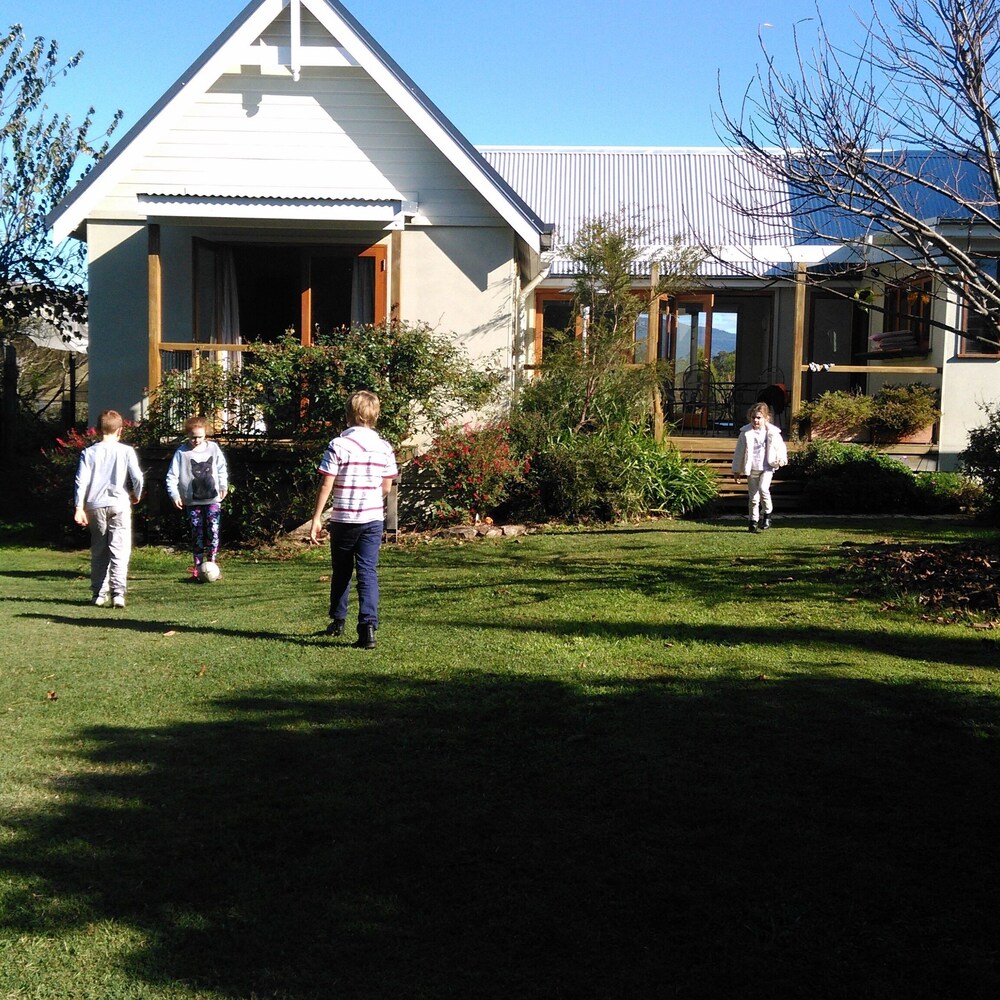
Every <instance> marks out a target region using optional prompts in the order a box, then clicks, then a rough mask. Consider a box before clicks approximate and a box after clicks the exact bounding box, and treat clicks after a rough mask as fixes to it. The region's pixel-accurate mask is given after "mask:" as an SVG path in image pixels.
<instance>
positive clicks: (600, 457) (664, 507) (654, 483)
mask: <svg viewBox="0 0 1000 1000" xmlns="http://www.w3.org/2000/svg"><path fill="white" fill-rule="evenodd" d="M526 486H527V489H525V490H524V491H522V492H521V494H520V496H519V498H518V499H519V501H520V505H521V509H522V510H523V511H525V512H529V513H534V514H536V515H538V516H541V517H546V518H558V519H561V520H565V521H570V522H577V521H588V520H594V521H615V520H622V519H625V518H630V517H638V516H643V515H646V514H648V513H652V512H655V513H665V514H673V515H680V514H684V513H688V512H690V511H693V510H697V509H699V508H701V507H704V506H706V505H707V504H709V503H710V502H711V501H712V500H714V499H715V497H716V496H717V495H718V484H717V480H716V477H715V474H714V473H713V472H712V471H711V470H710V469H709V468H707V467H706V466H702V465H697V464H695V463H691V462H687V461H685V460H683V459H682V458H681V456H680V455H679V453H678V452H677V451H676V449H674V448H673V447H672V446H670V445H663V444H658V443H657V442H656V441H654V440H653V438H652V437H651V436H650V435H648V434H647V433H645V432H644V431H642V430H638V429H636V430H619V431H609V432H606V433H603V434H571V433H564V434H562V435H561V436H560V437H558V438H556V439H554V440H552V441H550V442H548V443H547V444H545V445H543V446H541V447H540V448H539V449H538V450H537V451H536V452H535V454H534V455H533V456H532V459H531V471H530V473H529V475H528V477H527V483H526Z"/></svg>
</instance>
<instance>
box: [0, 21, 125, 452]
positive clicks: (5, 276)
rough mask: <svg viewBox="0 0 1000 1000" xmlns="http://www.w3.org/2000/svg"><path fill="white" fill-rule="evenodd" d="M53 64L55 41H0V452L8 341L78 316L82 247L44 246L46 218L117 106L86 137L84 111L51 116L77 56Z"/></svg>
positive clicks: (13, 380) (18, 33)
mask: <svg viewBox="0 0 1000 1000" xmlns="http://www.w3.org/2000/svg"><path fill="white" fill-rule="evenodd" d="M82 55H83V53H82V52H78V53H77V54H76V55H74V56H73V57H72V58H71V59H69V60H67V61H66V62H63V61H62V60H61V59H60V56H59V46H58V43H56V42H54V41H52V42H46V41H45V39H44V38H40V37H39V38H35V39H34V40H33V41H30V42H29V40H28V39H27V38H26V37H25V35H24V31H23V29H22V28H21V25H19V24H15V25H13V26H12V27H11V28H10V29H9V31H8V32H7V34H6V35H5V36H3V37H0V363H2V377H0V450H2V453H3V455H4V458H5V459H8V460H9V459H10V458H12V456H13V451H14V439H15V434H14V430H13V428H14V425H15V421H16V418H17V414H18V396H17V355H16V352H15V350H14V347H13V345H12V344H11V342H10V341H11V338H13V337H15V336H16V335H17V334H18V333H20V332H22V329H21V328H22V326H23V324H24V323H25V322H26V321H31V320H37V319H39V318H42V319H44V320H46V321H47V322H49V323H52V324H53V325H55V326H56V327H57V328H58V327H60V326H62V325H63V324H64V323H66V322H72V321H77V322H80V321H83V320H84V319H85V318H86V296H85V282H84V266H83V246H82V244H80V243H78V242H77V241H75V240H72V241H70V240H67V241H64V242H63V243H62V244H61V245H59V246H56V245H54V244H53V243H52V240H51V238H50V236H49V231H48V228H47V226H46V222H45V219H46V216H47V215H48V213H49V212H50V211H51V210H52V209H53V208H54V207H55V206H56V205H57V204H58V202H59V201H60V200H61V199H62V198H63V197H64V195H65V194H66V193H67V192H68V191H69V189H70V187H71V186H72V185H73V184H74V183H76V181H77V180H78V179H79V177H80V176H81V175H82V174H83V173H86V171H87V170H89V169H90V167H92V166H93V164H94V163H95V162H96V161H97V160H98V159H100V157H101V156H103V155H104V152H105V151H106V149H107V145H108V138H109V137H110V135H111V133H112V132H113V131H114V129H115V128H116V127H117V125H118V122H119V121H120V119H121V112H118V113H117V114H116V115H115V117H114V119H113V120H112V122H111V125H110V126H109V127H108V128H107V129H106V130H105V131H104V133H103V134H102V135H101V136H99V137H98V140H97V142H96V143H95V142H94V141H93V140H92V139H91V138H90V131H91V128H92V125H93V121H92V115H93V113H94V110H93V108H91V109H90V110H89V111H88V113H87V116H86V118H85V119H84V122H83V124H82V125H76V126H75V125H73V123H72V121H71V120H70V118H69V117H68V116H61V115H58V114H54V113H52V112H51V111H50V110H49V108H48V106H47V105H46V103H45V97H46V94H47V93H48V91H49V90H50V89H51V88H52V87H53V86H55V85H56V83H57V81H58V79H59V78H60V77H61V76H65V74H66V73H68V72H69V71H70V70H71V69H73V68H74V67H75V66H76V65H77V64H78V63H79V62H80V59H81V58H82Z"/></svg>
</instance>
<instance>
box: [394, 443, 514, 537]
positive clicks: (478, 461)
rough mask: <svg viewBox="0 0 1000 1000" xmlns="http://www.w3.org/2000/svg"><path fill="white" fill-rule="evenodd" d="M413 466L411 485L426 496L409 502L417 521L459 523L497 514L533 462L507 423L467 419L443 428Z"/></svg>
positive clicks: (415, 460) (409, 485)
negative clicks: (514, 444)
mask: <svg viewBox="0 0 1000 1000" xmlns="http://www.w3.org/2000/svg"><path fill="white" fill-rule="evenodd" d="M412 468H413V471H414V473H415V477H414V478H413V479H412V480H411V482H410V483H408V484H407V486H408V490H409V489H410V488H413V490H414V492H415V493H417V494H418V496H420V497H421V498H422V499H423V503H419V504H414V503H413V500H412V499H411V501H410V502H411V506H412V507H413V509H414V510H415V512H416V517H417V520H419V521H422V522H424V523H428V522H429V523H432V524H454V523H457V522H462V521H473V520H475V519H476V518H477V517H483V516H486V515H487V514H492V513H495V512H496V509H497V508H498V506H499V505H500V504H502V503H503V501H504V500H505V499H506V498H507V496H508V495H509V493H510V490H511V488H512V487H513V486H514V485H515V484H516V483H519V482H522V481H523V479H524V474H525V473H526V472H527V469H528V463H527V462H526V461H525V459H524V458H523V457H522V456H520V455H518V454H517V453H516V452H515V451H514V449H513V448H512V446H511V440H510V434H509V427H508V425H507V424H489V425H486V426H484V427H473V426H472V425H470V424H466V425H465V426H464V427H458V428H451V429H448V430H446V431H444V432H442V433H441V434H440V435H439V436H438V437H437V438H435V440H434V443H433V444H432V445H431V447H430V449H429V450H428V451H427V452H425V453H424V454H422V455H419V456H418V457H416V458H415V459H414V460H413V463H412ZM411 483H412V487H411Z"/></svg>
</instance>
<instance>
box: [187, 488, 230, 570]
mask: <svg viewBox="0 0 1000 1000" xmlns="http://www.w3.org/2000/svg"><path fill="white" fill-rule="evenodd" d="M186 509H187V516H188V521H189V522H190V524H191V550H192V552H194V564H195V567H196V568H197V567H198V566H200V565H201V564H202V561H203V560H205V559H206V558H207V559H208V561H209V562H216V561H217V560H218V556H219V521H220V519H221V514H222V504H218V503H204V504H196V505H194V506H192V507H188V508H186Z"/></svg>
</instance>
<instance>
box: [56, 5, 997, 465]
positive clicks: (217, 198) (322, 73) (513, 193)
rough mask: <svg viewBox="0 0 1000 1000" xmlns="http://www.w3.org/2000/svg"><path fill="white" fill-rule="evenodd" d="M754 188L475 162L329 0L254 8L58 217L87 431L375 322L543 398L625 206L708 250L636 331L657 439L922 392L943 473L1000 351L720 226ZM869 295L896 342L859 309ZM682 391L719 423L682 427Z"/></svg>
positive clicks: (488, 151)
mask: <svg viewBox="0 0 1000 1000" xmlns="http://www.w3.org/2000/svg"><path fill="white" fill-rule="evenodd" d="M747 169H748V168H747V165H746V164H745V163H743V162H741V159H740V155H739V154H738V153H735V152H732V151H729V150H725V149H700V150H684V149H585V148H581V149H560V148H520V149H514V148H508V147H489V148H483V149H480V150H477V149H475V148H473V147H472V146H471V145H470V144H469V142H468V141H467V140H466V139H465V138H464V137H463V136H462V135H461V134H460V133H459V132H458V131H457V129H456V128H455V127H454V125H452V124H451V123H450V122H449V121H448V119H447V118H446V117H445V116H444V115H443V114H442V113H441V111H440V110H439V109H438V108H437V107H436V106H435V105H434V104H433V103H432V102H431V101H430V100H429V99H428V98H427V97H426V96H425V95H424V94H423V93H422V92H421V91H420V89H419V88H418V87H417V86H416V85H415V84H414V83H413V81H412V80H410V79H409V77H407V75H406V74H405V73H404V72H403V71H402V70H401V69H400V67H399V66H398V65H397V64H396V63H395V62H394V61H393V59H392V58H391V57H390V56H389V55H388V54H387V53H386V52H385V51H384V50H383V49H382V48H381V47H380V46H379V45H378V44H377V42H375V40H374V39H373V38H372V37H371V36H370V35H369V34H368V33H367V32H366V31H365V29H364V28H363V27H362V26H361V25H360V24H359V23H358V22H357V20H356V19H355V18H354V17H353V16H352V15H351V14H350V13H349V12H348V10H347V9H346V8H345V7H344V6H343V4H341V3H339V2H338V0H253V2H252V3H250V4H249V5H248V6H247V7H246V8H245V9H244V11H243V12H242V13H241V14H240V15H239V16H238V17H237V18H236V19H235V20H234V21H233V22H232V24H230V25H229V27H228V28H226V30H225V31H224V32H223V33H222V34H221V35H220V36H219V38H218V39H217V40H216V42H215V43H214V44H213V45H212V46H211V47H210V48H209V49H208V51H207V52H206V53H205V54H204V55H203V56H202V57H201V58H200V59H199V60H198V61H197V62H196V63H195V64H194V65H193V66H191V67H190V68H189V69H188V70H187V71H186V72H185V73H183V74H182V76H181V77H180V78H179V80H178V81H177V83H176V84H175V85H174V86H173V87H172V88H171V89H170V90H169V91H168V92H167V94H165V95H164V97H163V98H162V99H161V100H160V101H159V102H158V103H157V104H156V105H155V106H154V107H153V108H152V109H151V110H150V111H149V112H148V114H146V116H145V117H144V118H142V120H141V121H139V123H138V124H137V125H136V126H135V127H134V128H133V129H131V130H130V131H129V133H128V134H127V135H126V136H124V138H123V139H121V140H120V141H119V142H118V143H117V145H116V146H115V147H114V149H113V150H112V152H111V153H110V154H109V155H108V157H107V158H106V159H105V160H104V161H102V163H101V164H100V165H99V166H98V167H97V169H95V170H94V171H92V172H91V173H90V174H89V175H88V176H87V177H86V178H85V179H84V180H83V181H82V182H81V183H80V184H79V185H78V187H77V188H76V189H75V190H74V191H73V192H72V194H71V195H70V196H69V197H68V198H67V199H66V200H65V201H64V202H63V203H62V204H61V205H60V206H59V207H58V208H57V209H56V210H55V211H54V212H53V213H52V216H51V217H50V220H49V221H50V224H51V226H52V228H53V231H54V235H55V237H56V238H57V239H59V238H61V237H64V236H66V235H70V234H72V235H75V236H78V237H79V238H81V239H84V240H86V243H87V248H88V257H89V282H90V400H91V407H92V411H94V412H96V411H97V410H100V409H103V408H105V407H107V406H113V407H115V408H117V409H120V410H122V411H123V412H125V413H126V414H127V415H131V416H133V417H139V416H141V413H142V409H143V405H144V399H145V397H146V395H147V392H148V388H149V387H150V386H152V385H155V384H157V382H158V381H159V379H160V376H161V373H162V372H163V371H164V370H166V368H168V367H178V366H184V365H186V364H189V363H190V359H191V358H192V357H193V356H194V355H195V354H197V355H199V356H213V355H217V354H219V353H221V352H233V351H242V350H252V349H253V345H254V344H257V343H261V342H267V341H273V340H276V339H278V338H280V337H281V336H282V335H283V334H284V332H285V331H286V330H289V329H293V330H295V331H296V333H297V335H298V336H299V337H300V338H301V340H302V341H303V343H309V342H310V339H311V336H312V331H313V330H315V329H316V328H317V327H318V328H320V329H330V328H332V327H337V326H341V325H346V324H350V323H352V322H358V321H361V322H365V321H380V320H382V319H386V318H398V319H402V320H407V321H413V322H427V323H430V324H431V325H432V326H434V327H436V328H438V329H440V330H442V331H445V332H448V333H451V334H453V335H454V336H455V337H456V338H457V339H458V340H460V341H461V342H462V343H463V345H464V346H465V347H466V348H467V349H468V350H469V351H470V353H471V354H472V355H473V356H474V357H477V356H478V357H485V356H494V355H495V354H496V353H497V352H498V351H499V352H500V354H501V355H502V357H503V358H504V359H505V362H506V364H507V365H508V367H509V370H510V374H511V378H512V379H516V378H521V377H532V376H531V371H532V369H533V368H534V366H536V365H537V364H538V363H539V362H540V361H541V359H542V357H543V355H544V350H545V342H546V338H545V330H546V329H548V328H551V327H563V328H565V326H566V323H567V322H568V321H569V318H570V317H569V294H568V287H569V284H570V282H571V277H572V275H571V273H570V272H571V270H572V269H571V267H570V266H569V265H568V264H567V263H566V262H565V261H563V260H561V259H560V258H559V254H558V251H557V250H556V252H551V251H550V247H551V246H552V245H553V239H554V238H555V239H556V241H557V242H556V246H557V247H558V241H560V240H561V241H563V242H564V241H566V240H568V239H571V238H572V236H573V234H574V232H575V230H576V227H577V226H578V225H579V223H580V221H582V220H583V219H585V218H588V217H591V218H592V217H594V216H595V215H599V214H602V213H605V212H609V213H618V212H620V211H621V210H622V209H623V208H624V209H625V210H626V211H628V212H629V213H630V214H631V215H632V216H633V217H634V218H635V220H636V221H638V222H640V223H641V224H642V225H644V226H645V227H646V228H647V229H648V230H649V231H650V233H651V237H652V239H653V240H654V241H659V242H663V243H666V242H669V241H670V240H671V239H672V238H673V237H674V236H675V235H680V236H681V237H683V238H685V239H688V240H691V241H693V242H696V243H698V244H699V245H704V246H706V247H711V248H712V251H713V252H712V253H711V255H710V256H709V257H708V258H706V261H705V264H704V265H703V268H702V275H701V280H702V282H703V287H702V288H700V289H698V291H697V293H696V294H692V295H688V296H681V297H677V298H676V299H663V300H662V301H656V302H654V303H653V305H652V307H651V308H650V310H649V312H648V313H647V314H646V315H644V317H643V319H642V321H641V322H640V326H639V329H638V330H637V347H636V360H647V359H648V360H653V359H657V358H659V359H669V360H670V361H672V362H673V365H674V369H675V372H676V380H675V384H674V385H673V386H672V387H671V392H669V393H667V394H666V396H665V401H666V405H667V408H668V410H670V412H668V413H667V414H666V416H667V418H668V419H673V420H675V421H676V422H677V423H678V424H679V426H681V428H682V429H684V428H686V429H687V430H688V431H690V432H692V433H701V432H708V431H714V432H718V433H724V432H726V431H727V429H728V430H731V428H732V424H733V423H734V421H735V420H736V419H737V418H738V416H739V413H738V411H739V409H740V408H741V406H742V405H743V403H744V402H748V401H752V399H753V398H755V396H756V394H757V393H758V392H759V391H760V390H761V389H762V388H766V387H768V386H769V385H771V384H777V385H780V386H782V387H783V390H784V391H785V392H786V394H787V400H786V402H787V407H786V412H787V411H788V410H790V409H792V408H793V407H794V406H795V405H796V404H797V403H798V401H799V400H801V399H803V398H810V397H812V396H814V395H815V394H817V393H819V392H821V391H823V390H824V389H827V388H841V387H854V388H858V389H860V390H861V391H866V392H870V391H874V389H876V388H877V387H878V385H879V384H880V381H881V380H885V379H897V380H901V381H915V380H919V381H925V382H931V383H933V384H934V385H936V386H937V387H938V388H939V390H940V394H941V405H942V409H943V411H944V416H943V418H942V421H941V425H940V431H939V440H938V447H929V448H927V449H926V450H925V452H924V453H922V454H921V455H920V456H918V457H919V458H920V460H921V461H922V462H923V463H924V465H925V467H926V466H928V465H929V466H935V465H940V467H942V468H950V467H952V466H953V465H954V462H955V460H956V456H957V454H958V452H959V451H961V449H962V447H964V444H965V440H966V435H967V433H968V429H969V428H970V427H971V426H975V425H976V424H978V423H980V422H981V414H980V411H979V409H978V406H977V403H978V402H979V401H980V400H983V399H995V398H996V396H997V394H998V390H997V388H996V386H997V384H998V376H1000V356H998V355H997V354H996V353H995V351H993V348H992V347H990V346H988V345H981V346H982V347H983V349H982V350H981V351H979V352H978V353H977V352H976V351H975V350H970V346H971V347H973V348H974V347H975V346H976V343H975V342H974V341H967V340H965V339H963V338H960V337H958V336H957V335H956V334H955V333H953V332H947V331H948V330H949V329H952V330H953V329H954V328H956V327H957V328H961V327H962V323H963V322H964V320H963V318H962V314H961V313H962V310H961V303H960V302H958V301H957V300H956V299H955V296H953V295H952V296H947V295H944V296H940V297H939V296H937V295H935V296H933V297H929V304H928V305H927V307H926V308H923V307H922V306H921V303H922V302H923V298H924V295H923V292H924V289H925V285H926V283H927V281H929V279H927V278H925V277H924V276H923V275H921V274H920V273H913V272H912V269H907V268H905V267H901V266H899V265H898V264H892V263H891V262H887V263H886V264H885V265H884V267H883V268H882V273H881V274H880V275H879V276H878V279H877V280H874V279H873V278H872V277H871V275H870V274H869V273H865V272H864V271H863V269H860V268H859V266H858V263H859V262H858V261H857V260H847V259H846V258H845V257H844V252H843V249H842V248H839V247H834V246H832V245H815V244H808V243H807V244H802V243H801V242H800V240H799V239H798V237H797V232H796V227H795V224H794V220H791V219H788V220H781V219H778V220H777V221H775V220H774V219H771V218H767V217H764V216H762V217H761V218H758V219H748V218H747V217H746V216H743V215H740V214H739V213H736V212H734V211H732V210H731V208H727V207H726V206H727V205H728V204H729V203H730V202H731V201H732V200H733V197H734V192H737V191H738V190H742V191H744V192H746V191H748V190H753V189H754V187H755V185H759V186H760V187H762V188H763V187H766V185H767V184H768V183H769V182H768V181H767V179H766V178H759V177H750V178H748V177H747ZM942 224H943V225H946V224H948V223H947V222H942ZM873 259H874V258H873V257H871V256H869V258H868V259H867V260H866V261H865V263H866V265H867V264H870V263H871V261H872V260H873ZM805 269H810V271H811V273H812V274H814V275H815V274H816V273H818V272H820V271H824V272H825V273H827V274H828V275H829V281H828V282H827V283H826V287H825V289H817V288H815V287H809V288H807V285H806V282H805V281H804V275H805ZM649 281H650V279H649V276H648V275H636V287H637V289H641V288H642V287H643V286H645V287H647V288H648V287H649ZM869 285H871V286H874V287H875V288H876V292H877V294H878V296H879V297H880V300H881V302H880V304H882V305H884V306H886V307H887V309H888V312H887V314H886V318H885V320H884V321H883V318H882V313H875V312H872V314H871V315H869V314H868V313H867V312H866V311H865V310H864V308H863V304H861V303H858V302H857V301H855V300H854V299H853V298H852V297H851V293H852V292H853V291H854V290H856V289H857V288H859V287H866V286H869ZM845 291H846V292H847V293H848V294H847V296H846V297H845V296H844V295H843V294H841V293H843V292H845ZM935 291H939V290H937V289H935ZM914 302H916V303H917V306H918V307H919V308H914V306H913V303H914ZM936 324H938V325H936ZM884 330H891V331H893V332H894V333H903V334H906V336H905V337H902V338H901V339H898V340H893V339H892V338H884V339H879V335H880V334H882V332H883V331H884ZM886 347H892V350H885V349H884V348H886ZM991 352H993V353H991ZM700 359H712V360H713V361H715V362H716V365H715V368H716V370H717V371H718V370H721V369H724V370H725V373H726V380H725V381H726V387H725V393H726V396H725V400H724V401H720V399H719V398H716V396H715V395H713V394H717V393H718V392H719V391H720V387H719V386H716V385H708V384H707V383H706V384H705V385H703V386H697V385H694V386H689V385H687V384H686V381H685V373H686V372H687V371H688V370H689V369H691V370H694V369H695V368H696V367H697V362H698V361H699V360H700ZM831 366H832V367H831ZM692 389H693V390H694V391H695V392H697V391H701V392H702V393H704V394H705V399H706V400H708V402H706V403H705V404H704V405H701V406H697V407H688V406H687V403H688V400H689V398H690V391H689V390H692ZM686 407H687V410H686Z"/></svg>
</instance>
